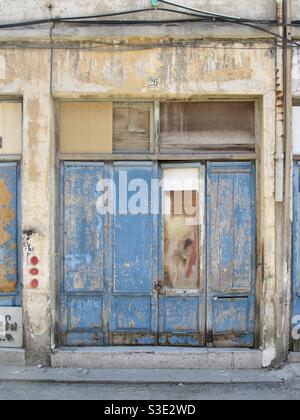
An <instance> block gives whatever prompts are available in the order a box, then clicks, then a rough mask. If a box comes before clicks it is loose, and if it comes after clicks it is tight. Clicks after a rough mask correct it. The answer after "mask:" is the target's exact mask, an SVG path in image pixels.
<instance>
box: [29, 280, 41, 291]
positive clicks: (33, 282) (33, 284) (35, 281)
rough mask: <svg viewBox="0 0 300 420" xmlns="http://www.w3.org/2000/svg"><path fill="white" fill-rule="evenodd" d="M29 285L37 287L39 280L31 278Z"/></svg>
mask: <svg viewBox="0 0 300 420" xmlns="http://www.w3.org/2000/svg"><path fill="white" fill-rule="evenodd" d="M30 286H31V287H32V288H33V289H36V288H37V287H39V281H38V280H37V279H34V280H32V281H31V283H30Z"/></svg>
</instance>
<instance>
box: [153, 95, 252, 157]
mask: <svg viewBox="0 0 300 420" xmlns="http://www.w3.org/2000/svg"><path fill="white" fill-rule="evenodd" d="M160 110H161V113H160V121H161V126H160V151H161V152H162V153H170V152H172V153H193V152H197V151H199V150H201V151H212V150H215V149H218V150H224V151H231V152H232V151H235V150H237V151H242V152H248V151H253V150H255V107H254V103H253V102H252V103H251V102H209V103H208V102H164V103H161V106H160Z"/></svg>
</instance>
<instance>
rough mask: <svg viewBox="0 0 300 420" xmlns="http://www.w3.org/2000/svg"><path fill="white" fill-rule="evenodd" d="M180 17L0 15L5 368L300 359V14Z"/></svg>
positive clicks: (196, 5)
mask: <svg viewBox="0 0 300 420" xmlns="http://www.w3.org/2000/svg"><path fill="white" fill-rule="evenodd" d="M169 3H170V2H158V4H157V5H156V2H151V1H150V0H149V1H148V0H128V1H122V2H121V1H119V0H115V1H114V2H111V1H101V2H95V1H77V2H74V1H72V0H63V1H56V0H53V1H52V2H51V1H46V0H38V1H31V0H28V1H27V2H26V5H25V3H24V2H17V1H16V2H13V4H9V3H7V2H5V1H0V16H1V19H0V20H1V21H0V46H1V49H0V99H1V102H0V138H1V141H0V143H1V144H0V147H1V148H0V190H1V194H0V200H1V205H0V214H1V220H0V313H1V316H0V320H1V322H0V328H1V331H0V336H1V341H0V347H1V349H0V360H3V361H7V360H11V359H10V358H13V357H15V358H16V360H23V358H24V357H26V362H27V363H28V364H51V363H52V365H53V366H61V365H65V366H67V365H69V364H72V365H76V364H77V365H78V366H81V365H84V366H86V365H87V363H89V366H92V365H97V366H107V367H110V363H113V366H119V365H118V360H119V359H117V357H118V356H117V355H119V356H120V360H123V362H122V363H125V362H124V354H125V353H126V354H127V356H128V354H129V356H128V360H129V359H130V361H129V362H128V363H129V365H130V366H139V365H141V363H144V364H147V363H150V364H151V363H153V365H155V366H161V364H162V363H166V365H165V366H167V363H172V364H173V366H180V363H183V362H182V361H181V360H182V359H181V355H182V354H184V355H185V359H184V363H185V366H188V364H189V363H191V364H193V365H196V366H200V365H201V364H202V365H204V366H207V363H208V361H209V360H211V361H214V362H212V363H215V364H216V365H218V364H219V365H220V366H221V367H227V366H228V365H229V366H232V365H234V366H241V367H244V366H248V367H249V366H252V364H253V363H254V365H255V366H257V365H260V366H263V367H269V366H279V365H281V364H282V363H284V362H286V361H287V358H288V354H289V352H291V351H297V350H299V348H300V346H299V339H298V333H299V323H300V322H299V320H300V297H299V284H300V281H299V279H298V271H299V268H298V267H299V256H298V237H299V232H298V224H299V223H298V220H299V214H298V213H299V198H298V196H299V173H298V171H299V169H298V168H299V165H298V159H299V157H300V148H299V147H298V146H299V144H300V139H299V144H298V141H297V140H298V138H300V134H299V133H300V124H298V120H300V115H299V112H298V110H299V108H298V106H300V39H299V38H300V29H299V28H298V22H300V1H298V0H291V1H280V0H278V1H275V0H263V1H261V0H254V1H253V2H252V3H251V7H249V2H248V1H244V0H241V1H239V2H238V4H237V3H236V2H232V1H228V0H214V1H206V0H201V1H199V0H197V1H195V0H185V1H182V2H178V1H175V0H174V2H171V3H175V4H177V5H178V4H180V5H181V6H182V5H183V6H185V7H188V8H190V9H189V10H188V9H184V8H179V7H175V6H174V5H173V4H169ZM141 9H143V11H141V12H138V10H141ZM146 9H152V10H146ZM162 9H165V10H162ZM191 9H196V10H191ZM199 10H201V11H206V12H208V15H204V14H203V13H202V14H201V13H200V12H199ZM124 11H126V12H127V11H134V13H130V14H121V13H122V12H124ZM117 13H119V15H117ZM188 13H189V15H188ZM212 14H217V15H218V16H212ZM104 15H106V17H104ZM92 16H93V18H90V17H92ZM220 16H222V18H221V17H220ZM232 16H235V17H239V18H241V19H240V20H238V19H236V18H233V17H232ZM203 17H205V18H204V19H203ZM66 18H68V19H66ZM79 18H80V19H79ZM201 19H202V20H203V21H201ZM190 20H194V21H190ZM30 21H31V24H30V25H29V24H28V25H26V26H25V25H24V24H23V26H22V25H20V26H17V25H15V24H16V23H19V22H23V23H24V22H27V23H28V22H30ZM32 21H35V22H32ZM36 21H40V22H36ZM91 21H92V22H93V23H91ZM124 21H126V22H127V24H126V25H125V24H124ZM104 23H105V24H104ZM5 25H6V26H5ZM297 39H298V41H297ZM293 127H294V130H293ZM297 147H298V149H299V150H298V149H297ZM157 185H158V186H157ZM111 190H114V194H113V193H111V194H108V195H106V194H107V191H108V192H109V191H110V192H111ZM103 194H104V195H105V199H103ZM180 195H181V196H182V195H184V197H185V200H184V202H185V204H187V205H189V208H188V209H187V208H184V211H183V212H176V206H177V205H178V200H176V197H179V196H180ZM111 197H113V198H111ZM161 198H162V199H161ZM179 201H180V200H179ZM181 204H182V203H181ZM166 207H168V211H165V209H166ZM190 207H191V208H192V209H194V210H195V209H196V210H195V214H192V213H190V212H189V210H190ZM104 208H105V209H104ZM20 337H21V338H20ZM16 347H19V348H20V349H19V350H17V349H16ZM149 347H151V349H153V350H152V351H153V359H151V360H152V362H149V360H148V362H147V361H145V360H144V359H143V357H144V356H145V355H146V356H147V354H149ZM74 348H75V349H78V348H80V349H81V350H80V351H79V350H77V352H78V353H76V351H74ZM8 349H9V350H8ZM103 349H105V351H103ZM135 349H140V350H138V352H136V350H135ZM156 349H160V351H161V352H162V353H160V352H159V351H157V350H156ZM161 349H163V350H161ZM168 351H169V352H170V353H168ZM122 352H124V353H122ZM130 352H131V353H130ZM143 352H144V353H143ZM74 354H75V356H74ZM116 354H117V355H116ZM168 354H169V356H168ZM80 355H81V356H80ZM112 355H115V357H116V358H115V359H112V358H113V356H112ZM162 355H163V356H162ZM151 357H152V356H151ZM164 357H165V358H166V359H163V358H164ZM168 357H169V358H170V359H167V358H168ZM87 358H88V359H89V362H87ZM189 358H190V359H189ZM209 358H211V359H209ZM112 360H113V361H112ZM141 360H144V362H141ZM168 360H169V362H168ZM170 360H172V361H171V362H170ZM174 360H175V361H174ZM176 360H177V362H176ZM189 360H190V362H189ZM253 361H254V362H253ZM122 363H121V362H120V366H123V365H122ZM130 363H131V364H130ZM142 365H143V364H142Z"/></svg>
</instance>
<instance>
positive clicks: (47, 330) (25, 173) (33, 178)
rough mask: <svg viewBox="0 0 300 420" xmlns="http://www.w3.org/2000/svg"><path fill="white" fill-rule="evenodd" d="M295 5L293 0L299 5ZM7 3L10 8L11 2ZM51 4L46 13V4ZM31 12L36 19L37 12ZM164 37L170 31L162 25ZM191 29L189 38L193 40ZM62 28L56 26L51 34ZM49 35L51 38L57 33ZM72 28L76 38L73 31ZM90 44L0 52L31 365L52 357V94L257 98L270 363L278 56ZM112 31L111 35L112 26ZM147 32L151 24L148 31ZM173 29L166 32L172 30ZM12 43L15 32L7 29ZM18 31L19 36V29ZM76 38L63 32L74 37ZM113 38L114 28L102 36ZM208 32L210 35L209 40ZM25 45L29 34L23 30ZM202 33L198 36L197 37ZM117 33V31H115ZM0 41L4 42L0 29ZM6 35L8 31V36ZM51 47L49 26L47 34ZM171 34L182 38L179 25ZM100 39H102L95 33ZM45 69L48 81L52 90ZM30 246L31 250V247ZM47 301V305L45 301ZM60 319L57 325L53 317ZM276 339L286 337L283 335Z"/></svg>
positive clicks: (32, 5)
mask: <svg viewBox="0 0 300 420" xmlns="http://www.w3.org/2000/svg"><path fill="white" fill-rule="evenodd" d="M297 1H298V0H297ZM12 3H13V4H12ZM50 3H51V4H52V6H53V7H52V9H51V10H50V9H49V8H47V6H48V7H49V5H50ZM149 3H150V2H148V1H146V0H143V1H125V2H124V1H123V2H121V1H119V0H116V1H114V2H111V1H102V2H95V1H77V2H74V1H73V0H61V1H59V0H56V1H52V2H51V0H49V1H44V0H36V1H33V0H28V1H27V2H26V3H24V2H21V1H20V2H19V1H14V2H8V1H1V0H0V16H1V21H12V20H13V21H15V20H23V19H31V18H45V17H51V16H58V15H71V14H72V15H77V14H94V13H98V12H101V13H102V12H106V11H107V12H109V11H111V10H116V9H118V10H120V9H122V8H123V9H127V8H130V9H131V8H133V7H138V8H140V7H144V6H148V5H149ZM184 3H185V4H187V5H190V6H194V7H198V8H199V7H203V8H205V9H207V10H213V11H216V12H221V13H226V14H234V15H240V16H245V17H253V18H260V19H274V18H275V10H276V2H275V1H273V0H264V1H261V0H255V1H253V2H251V7H249V2H248V1H246V0H241V1H240V2H232V1H217V0H215V1H202V0H201V1H199V0H198V1H196V0H189V1H185V2H184ZM33 11H34V13H33ZM131 30H132V29H130V28H129V29H128V31H131ZM164 30H165V35H166V36H167V35H168V30H167V29H166V28H165V29H164ZM197 30H198V29H197V28H196V27H194V29H193V31H192V32H191V35H192V36H194V37H195V38H199V31H198V32H197ZM55 31H58V33H59V29H56V30H55ZM55 31H54V34H55V33H56V32H55ZM72 31H73V32H72ZM83 31H85V32H84V34H85V36H86V37H87V38H89V39H90V41H91V42H92V43H89V45H88V48H86V44H83V45H76V46H75V48H66V47H64V48H63V49H60V48H57V49H56V48H55V49H54V50H53V66H51V50H50V48H49V47H48V48H46V49H42V48H38V49H34V48H32V46H31V48H28V49H26V48H25V49H24V48H19V49H18V48H17V47H15V48H13V49H8V48H6V49H1V50H0V92H1V95H14V96H16V95H17V96H22V97H23V100H24V123H23V130H24V154H23V162H22V229H23V230H24V231H26V232H27V233H28V232H30V235H29V238H28V237H27V236H26V239H27V241H26V246H24V252H23V263H24V264H23V275H24V314H25V334H26V347H27V357H28V360H29V361H30V362H36V361H38V363H39V364H40V363H45V362H47V360H48V357H49V351H50V336H51V328H53V327H54V322H55V320H54V319H53V323H52V318H51V314H52V315H53V313H54V310H53V309H54V306H55V302H54V301H53V299H52V300H51V299H50V297H51V296H54V290H55V281H56V282H58V281H59V279H55V277H54V276H53V270H52V268H53V266H54V265H53V261H54V253H55V248H54V238H53V218H54V197H55V195H54V191H55V190H54V181H53V172H54V145H53V124H54V118H53V114H52V105H53V103H52V97H51V91H53V95H54V97H55V98H58V99H61V98H74V99H78V98H99V99H107V98H109V99H111V98H116V99H119V98H120V99H130V98H132V99H142V98H147V99H156V98H157V99H162V98H176V99H180V98H184V99H187V98H190V99H196V98H204V97H205V98H210V97H216V96H219V97H220V96H223V97H227V98H231V97H237V96H239V97H249V96H252V97H258V98H260V99H261V107H262V132H261V144H260V162H259V174H258V175H259V191H258V196H259V199H260V200H259V201H260V206H261V207H260V209H259V210H260V212H259V238H258V241H259V248H260V249H261V250H262V251H263V253H262V254H261V255H260V260H259V261H258V262H259V266H260V267H261V264H262V263H263V269H264V271H263V273H262V278H263V279H262V281H261V285H262V287H261V288H262V299H261V301H262V306H261V320H260V321H261V345H262V348H263V349H264V350H265V353H264V362H265V364H266V365H269V364H270V363H271V362H273V360H274V359H275V358H276V356H277V355H276V346H277V339H278V336H277V335H278V329H277V328H276V324H278V319H277V316H276V314H277V312H278V307H279V305H280V304H281V302H280V299H279V298H278V297H279V295H280V294H278V293H277V292H278V291H277V287H276V268H275V267H276V265H275V264H276V258H275V254H276V249H275V237H276V229H275V226H276V220H275V200H274V187H275V166H274V156H275V134H276V131H275V127H276V112H275V109H276V106H275V105H276V92H275V85H276V80H275V53H274V51H273V50H272V49H270V45H268V44H257V45H255V44H253V43H248V44H245V43H239V42H234V43H232V44H230V43H228V42H221V41H220V42H217V43H214V42H210V44H206V45H201V46H197V47H196V46H182V47H169V46H166V47H161V48H150V47H149V46H141V45H140V46H138V47H133V46H130V47H121V46H117V45H116V46H107V47H106V48H103V46H99V44H93V38H91V34H93V32H94V31H95V30H89V31H86V30H85V29H84V30H83ZM110 31H111V29H110ZM149 31H150V29H149V28H148V34H149V33H150V32H149ZM170 31H171V29H170ZM7 33H9V36H10V37H11V36H12V35H11V34H12V32H11V31H9V32H7ZM18 33H19V34H20V31H18ZM72 33H73V34H75V35H76V34H78V31H77V30H76V29H74V28H73V29H71V30H69V32H68V34H69V36H71V38H72ZM107 33H111V32H107ZM212 33H213V31H211V34H212ZM21 34H22V36H24V37H25V38H24V39H25V40H26V35H25V34H28V32H27V31H22V32H21ZM197 34H198V35H197ZM113 35H115V33H113ZM1 36H2V37H3V35H2V33H1ZM4 36H6V35H4ZM44 36H45V37H46V39H47V40H48V41H49V30H46V31H45V32H44ZM177 36H180V38H181V39H182V38H183V39H184V38H185V36H186V32H185V28H183V27H182V28H180V29H178V33H177ZM100 38H101V39H103V34H102V35H101V37H100ZM143 43H144V39H143V38H142V37H141V36H140V37H139V38H135V39H131V44H143ZM294 60H296V61H295V67H294V74H293V75H294V92H299V94H300V80H299V78H298V68H297V66H298V63H300V58H297V55H295V59H294ZM51 70H53V75H52V76H53V84H52V86H50V81H51ZM153 76H155V77H157V78H158V79H159V86H158V87H157V88H155V89H150V88H149V78H150V77H153ZM28 240H29V243H30V245H31V246H30V248H31V247H32V248H31V249H30V250H29V249H28ZM33 255H37V256H38V258H39V260H40V265H39V268H40V272H41V275H40V276H39V279H40V286H39V288H37V289H32V288H31V287H30V276H29V275H28V274H29V269H30V257H31V256H33ZM50 300H51V302H50ZM56 320H58V319H56ZM282 333H284V332H283V331H282Z"/></svg>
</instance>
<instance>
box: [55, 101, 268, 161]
mask: <svg viewBox="0 0 300 420" xmlns="http://www.w3.org/2000/svg"><path fill="white" fill-rule="evenodd" d="M74 101H76V100H75V99H73V100H69V101H67V100H57V101H56V104H55V119H56V156H57V159H58V161H86V160H91V161H98V160H99V161H104V162H105V161H131V160H134V161H147V160H149V161H154V162H157V161H158V162H162V161H165V162H168V161H178V162H182V161H188V162H197V161H206V160H217V161H218V160H224V161H227V160H229V161H245V160H255V159H258V156H259V151H260V147H259V144H260V140H261V101H260V98H253V97H242V98H234V97H228V98H219V97H216V98H213V99H211V98H206V99H204V98H198V99H193V101H190V102H212V101H214V102H224V103H226V102H247V101H248V102H254V105H255V151H253V152H224V150H223V151H219V152H218V151H215V152H201V151H200V152H199V153H166V152H163V153H160V104H161V103H162V102H169V101H171V102H184V101H182V100H179V99H168V100H165V99H161V100H156V101H151V100H149V99H148V100H147V99H144V100H141V99H132V100H113V101H112V103H113V106H114V105H115V104H121V103H124V104H138V103H141V104H145V103H150V104H151V103H152V104H153V113H151V114H152V116H151V123H152V124H151V125H152V128H151V130H150V131H151V133H150V151H149V152H147V153H144V152H125V151H124V152H113V153H109V154H105V153H61V152H60V150H59V142H60V103H61V102H74ZM81 101H82V102H88V100H85V99H81ZM95 101H96V100H91V102H95ZM108 101H109V100H104V99H103V100H98V101H97V102H108ZM76 102H80V100H78V101H76Z"/></svg>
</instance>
